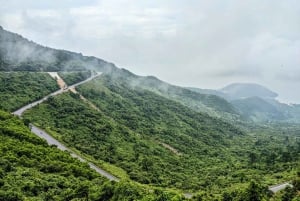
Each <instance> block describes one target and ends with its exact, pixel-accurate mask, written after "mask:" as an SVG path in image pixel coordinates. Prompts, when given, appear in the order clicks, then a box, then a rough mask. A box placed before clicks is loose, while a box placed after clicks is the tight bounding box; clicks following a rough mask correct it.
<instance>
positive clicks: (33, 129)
mask: <svg viewBox="0 0 300 201" xmlns="http://www.w3.org/2000/svg"><path fill="white" fill-rule="evenodd" d="M101 74H102V73H97V74H95V75H92V76H91V77H89V78H88V79H86V80H84V81H81V82H78V83H76V84H73V85H71V86H68V87H66V88H64V89H59V90H57V91H55V92H53V93H51V94H49V95H47V96H46V97H44V98H42V99H40V100H38V101H35V102H33V103H30V104H28V105H25V106H23V107H22V108H20V109H18V110H17V111H15V112H13V114H15V115H17V116H19V117H21V116H22V114H23V113H24V112H25V111H26V110H28V109H30V108H32V107H34V106H36V105H38V104H40V103H42V102H44V101H46V100H47V99H48V98H49V97H51V96H56V95H59V94H62V93H64V92H67V91H68V90H70V89H72V88H74V87H76V86H79V85H81V84H84V83H86V82H89V81H91V80H93V79H95V78H96V77H98V76H100V75H101ZM30 128H31V132H32V133H34V134H36V135H37V136H39V137H40V138H43V139H45V140H46V141H47V143H48V144H49V145H56V146H57V148H58V149H60V150H62V151H68V152H70V154H71V156H72V157H74V158H77V159H79V160H80V161H81V162H86V163H88V165H89V166H90V168H92V169H94V170H95V171H96V172H98V173H99V174H101V175H102V176H104V177H106V178H107V179H109V180H111V181H116V182H118V181H119V179H118V178H117V177H115V176H113V175H112V174H110V173H108V172H106V171H105V170H103V169H101V168H99V167H97V166H96V165H95V164H93V163H91V162H88V161H87V160H85V159H84V158H82V157H81V156H79V155H78V154H76V153H75V152H73V151H72V150H71V149H69V148H68V147H66V146H65V145H63V144H62V143H60V142H59V141H58V140H56V139H55V138H53V137H52V136H51V135H49V134H48V133H47V132H45V131H44V130H42V129H40V128H38V127H36V126H34V125H33V124H30Z"/></svg>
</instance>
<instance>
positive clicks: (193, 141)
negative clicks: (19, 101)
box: [24, 75, 295, 193]
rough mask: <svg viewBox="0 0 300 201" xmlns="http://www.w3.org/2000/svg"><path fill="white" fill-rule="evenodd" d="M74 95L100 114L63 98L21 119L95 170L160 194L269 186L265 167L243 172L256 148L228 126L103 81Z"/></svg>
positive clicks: (248, 138)
mask: <svg viewBox="0 0 300 201" xmlns="http://www.w3.org/2000/svg"><path fill="white" fill-rule="evenodd" d="M77 91H78V92H79V93H80V94H82V95H83V96H84V97H86V98H87V99H88V100H89V101H91V102H92V103H93V104H94V105H95V106H97V108H98V109H99V110H95V109H94V108H92V107H90V105H89V104H87V103H85V102H84V101H82V100H81V98H80V96H79V94H72V93H68V94H63V95H59V96H57V97H54V98H52V99H49V100H48V101H47V102H44V103H43V104H40V105H39V106H37V107H35V108H33V109H32V110H30V111H28V112H27V113H26V114H25V116H24V118H25V119H27V120H28V121H32V122H34V123H36V124H37V125H40V126H42V127H44V128H45V129H47V130H48V131H49V132H51V133H52V134H53V135H54V136H55V137H57V138H58V139H60V140H61V141H63V142H64V143H66V144H68V145H69V146H71V147H74V148H76V150H78V151H80V152H81V153H82V154H85V155H87V156H89V157H92V158H93V160H95V161H98V163H99V164H103V162H105V163H110V164H113V165H114V166H117V167H120V168H122V169H123V170H124V173H123V178H126V177H127V178H130V179H132V180H135V181H138V182H140V183H144V184H152V185H155V186H160V187H172V188H180V189H189V190H191V189H194V190H196V189H197V190H199V189H206V190H208V191H211V190H213V189H214V191H215V193H216V190H217V189H220V188H228V187H229V186H231V185H240V182H241V181H244V180H243V179H246V180H247V181H249V179H250V178H254V177H255V178H256V177H257V176H258V175H259V177H260V178H261V179H266V178H272V179H275V178H274V175H273V173H268V172H267V171H266V169H267V168H269V167H270V166H269V165H268V166H265V165H264V164H265V163H266V162H265V161H259V162H258V161H256V162H257V163H259V164H261V166H259V167H260V169H259V170H257V166H255V165H249V156H252V154H254V153H252V152H254V150H257V148H258V147H257V145H256V142H255V141H253V138H252V137H251V136H249V135H246V134H245V133H243V132H241V131H240V130H239V129H237V128H236V127H234V126H232V125H230V124H228V123H225V122H223V121H221V120H219V119H216V118H212V117H210V116H208V115H205V114H202V113H197V112H195V111H193V110H191V109H189V108H188V107H185V106H183V105H181V104H180V103H178V102H175V101H171V100H169V99H166V98H164V97H162V96H158V95H157V94H155V93H153V92H151V91H148V90H144V89H141V88H135V89H133V88H132V87H131V86H128V85H127V82H126V81H121V80H116V79H114V78H112V77H111V76H109V75H102V76H101V77H99V78H97V79H96V80H94V81H92V82H89V83H86V84H84V85H82V86H80V87H78V88H77ZM279 144H280V143H279ZM279 144H275V145H273V144H271V143H270V144H267V143H265V142H264V144H263V146H262V148H263V149H265V148H266V147H268V146H270V150H269V151H267V152H266V151H264V153H269V152H270V151H271V152H272V151H274V150H275V149H277V146H281V145H279ZM274 147H275V148H274ZM260 151H261V150H260V149H259V150H257V151H255V152H257V153H255V155H256V154H257V155H260V154H261V153H260ZM250 153H251V154H250ZM264 158H265V157H264ZM293 160H294V159H293ZM256 162H255V163H256ZM281 162H282V161H280V160H278V161H276V162H274V164H273V165H274V166H273V165H271V166H272V168H273V169H274V171H275V172H277V171H278V172H280V171H282V169H278V167H280V165H279V164H281ZM105 163H104V164H105ZM275 164H276V166H275ZM294 165H295V164H294V162H293V161H292V162H291V166H294ZM104 167H105V166H104ZM288 171H290V170H288ZM253 172H255V174H253ZM286 175H290V173H287V174H286ZM241 177H243V179H241Z"/></svg>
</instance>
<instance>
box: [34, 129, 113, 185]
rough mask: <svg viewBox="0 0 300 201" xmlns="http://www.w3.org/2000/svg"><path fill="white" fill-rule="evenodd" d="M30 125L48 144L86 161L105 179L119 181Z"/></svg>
mask: <svg viewBox="0 0 300 201" xmlns="http://www.w3.org/2000/svg"><path fill="white" fill-rule="evenodd" d="M30 127H31V132H33V133H34V134H36V135H37V136H39V137H40V138H43V139H45V140H46V141H47V142H48V144H49V145H56V146H57V148H58V149H60V150H62V151H68V152H70V154H71V156H72V157H74V158H77V159H79V160H80V161H81V162H87V163H88V165H89V166H90V168H92V169H94V170H95V171H96V172H98V173H99V174H101V175H102V176H104V177H106V178H107V179H109V180H111V181H117V182H118V181H119V179H118V178H116V177H115V176H113V175H111V174H109V173H108V172H106V171H104V170H103V169H101V168H99V167H97V166H96V165H95V164H93V163H91V162H88V161H87V160H85V159H84V158H82V157H81V156H79V155H78V154H76V153H74V152H73V151H72V150H70V149H69V148H68V147H66V146H65V145H63V144H62V143H60V142H59V141H57V140H56V139H55V138H53V137H52V136H51V135H49V134H48V133H47V132H45V131H44V130H42V129H40V128H38V127H36V126H34V125H32V124H30Z"/></svg>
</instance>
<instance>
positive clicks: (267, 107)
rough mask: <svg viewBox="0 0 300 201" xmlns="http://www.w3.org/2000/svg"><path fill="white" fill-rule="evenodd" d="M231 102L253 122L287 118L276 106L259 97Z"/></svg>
mask: <svg viewBox="0 0 300 201" xmlns="http://www.w3.org/2000/svg"><path fill="white" fill-rule="evenodd" d="M231 103H232V104H233V105H234V106H235V107H236V108H238V110H239V111H240V113H241V114H242V115H243V117H244V118H245V119H251V120H252V121H255V122H260V121H280V120H284V119H287V118H288V117H287V116H285V114H284V113H283V112H281V110H278V109H277V107H275V106H274V105H272V104H270V103H269V102H267V101H266V100H264V99H262V98H259V97H249V98H244V99H237V100H233V101H231Z"/></svg>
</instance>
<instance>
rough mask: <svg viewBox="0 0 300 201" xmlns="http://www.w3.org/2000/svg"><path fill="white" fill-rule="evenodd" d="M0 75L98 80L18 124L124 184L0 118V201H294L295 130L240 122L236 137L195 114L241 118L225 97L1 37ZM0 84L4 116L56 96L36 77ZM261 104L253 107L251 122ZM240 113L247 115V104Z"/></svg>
mask: <svg viewBox="0 0 300 201" xmlns="http://www.w3.org/2000/svg"><path fill="white" fill-rule="evenodd" d="M0 70H2V71H61V72H60V75H61V76H62V77H63V78H64V79H65V81H66V82H67V83H68V84H73V83H76V82H79V81H81V80H84V79H85V78H86V77H88V76H89V72H90V71H87V70H96V71H101V72H103V73H104V74H103V76H102V77H101V78H100V79H98V80H95V81H93V82H90V83H87V84H85V85H83V86H80V87H78V91H79V92H80V94H73V93H71V92H68V93H65V94H61V95H59V96H57V97H51V98H49V99H48V101H47V102H45V103H43V104H40V105H38V106H37V107H35V108H33V109H32V110H31V111H28V112H27V113H26V114H25V116H24V122H26V124H27V123H28V122H34V123H35V124H37V125H39V126H40V127H42V128H44V129H46V130H47V131H48V132H49V133H51V134H52V135H53V136H54V137H56V138H57V139H59V140H61V141H63V142H64V143H65V144H67V145H69V146H70V147H71V148H72V149H73V150H74V151H75V152H77V153H79V154H81V155H82V156H83V157H86V158H87V159H88V160H92V161H93V162H94V163H96V164H98V165H101V166H102V167H104V168H105V169H106V170H108V171H111V172H112V173H114V174H116V175H117V176H118V177H120V178H121V182H119V183H113V182H109V181H107V180H106V179H104V178H102V177H100V176H99V175H98V174H96V172H94V171H92V170H90V169H89V168H88V165H87V164H84V163H80V162H79V161H78V160H76V159H73V158H71V157H70V156H69V154H68V153H67V152H61V151H59V150H58V149H57V148H56V147H54V146H48V145H47V144H46V142H44V141H43V140H41V139H39V138H37V137H35V136H34V135H33V134H31V133H30V132H29V129H28V128H27V127H26V126H25V125H24V123H23V121H21V120H19V119H16V118H15V117H13V116H11V115H9V114H7V113H5V112H2V111H0V154H1V157H0V201H1V200H8V201H9V200H183V198H182V197H181V196H179V194H178V192H179V191H178V189H181V190H183V191H193V192H194V198H193V199H194V200H223V201H225V200H234V201H253V200H269V199H270V200H276V201H279V200H284V201H288V200H293V201H295V200H299V199H300V198H299V183H300V182H299V172H300V170H299V167H300V164H299V163H300V162H299V161H300V159H299V153H300V142H299V137H300V136H299V132H300V126H299V125H297V124H275V125H272V124H266V125H258V124H249V123H245V124H243V125H242V127H243V129H245V130H241V129H240V128H237V127H236V126H233V125H231V124H229V123H226V122H225V121H224V120H220V119H218V118H212V117H210V116H208V115H206V114H203V113H198V112H199V111H205V112H207V113H209V114H211V115H214V116H219V117H229V118H230V120H236V118H239V114H238V113H237V111H236V109H235V108H234V107H233V105H231V104H230V103H229V102H227V101H226V100H225V99H223V98H220V97H218V96H215V95H203V94H201V93H197V92H195V91H194V92H193V91H191V90H188V89H184V88H181V87H176V86H172V85H170V84H167V83H164V82H162V81H160V80H158V79H157V78H155V77H152V76H148V77H140V76H136V75H134V74H132V73H130V72H128V71H126V70H124V69H118V68H116V67H115V66H114V65H113V64H110V63H107V62H105V61H103V60H101V59H97V58H94V57H85V56H82V55H81V54H77V53H72V52H68V51H64V50H54V49H51V48H47V47H42V46H40V45H37V44H35V43H34V42H31V41H28V40H27V39H24V38H22V37H21V36H19V35H17V34H13V33H10V32H7V31H5V30H3V29H2V27H0ZM62 71H64V72H62ZM65 71H72V72H65ZM0 83H1V85H0V92H1V93H0V109H4V110H7V111H13V110H16V109H18V108H19V107H21V106H23V105H25V104H27V103H29V102H32V101H34V100H36V99H39V98H41V97H43V96H45V95H47V94H49V93H50V92H52V91H54V90H55V89H57V88H58V87H57V85H56V83H55V80H54V79H51V78H50V77H49V76H48V75H47V74H45V73H28V72H15V73H11V72H9V73H0ZM80 95H84V96H85V98H86V99H84V97H82V96H80ZM170 99H171V100H170ZM175 101H177V102H175ZM256 102H257V101H256ZM268 103H269V102H268ZM270 104H273V105H274V103H270ZM275 104H277V105H276V107H280V108H281V109H282V110H281V111H285V113H284V114H286V115H292V117H293V118H296V117H298V116H299V105H294V106H291V107H288V108H287V107H286V106H284V105H282V104H278V103H275ZM184 105H185V106H184ZM261 105H262V104H261V103H257V104H256V103H254V107H255V108H254V110H253V111H252V110H251V111H252V113H251V114H254V115H256V114H257V111H256V110H255V109H256V107H258V106H260V107H261ZM186 106H188V107H186ZM242 106H243V108H244V109H245V111H244V113H243V112H242V113H243V114H244V115H245V114H246V113H247V110H249V108H247V106H249V104H247V105H244V104H243V103H242ZM291 108H292V109H291ZM250 109H251V108H250ZM261 109H267V112H269V111H271V112H272V110H270V109H269V108H267V107H263V108H261ZM261 109H260V110H259V111H261ZM271 109H272V108H271ZM249 111H250V110H249ZM240 112H241V111H240ZM272 115H273V114H270V115H269V116H272ZM256 116H257V115H256ZM227 120H228V119H227ZM235 122H236V121H235ZM239 123H241V122H240V121H239ZM135 181H137V182H140V183H142V184H139V183H136V182H135ZM285 181H292V183H293V185H294V188H287V189H285V190H283V191H282V192H280V193H278V194H277V195H275V196H272V194H271V193H270V192H269V191H268V188H267V187H268V186H269V185H273V184H276V183H280V182H285ZM144 184H149V185H144ZM150 186H151V187H150ZM153 186H155V187H153ZM161 187H168V188H161ZM169 188H173V189H172V191H171V190H170V189H169ZM162 189H164V190H162ZM166 189H168V190H166ZM174 189H175V190H174ZM174 192H175V193H174Z"/></svg>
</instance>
